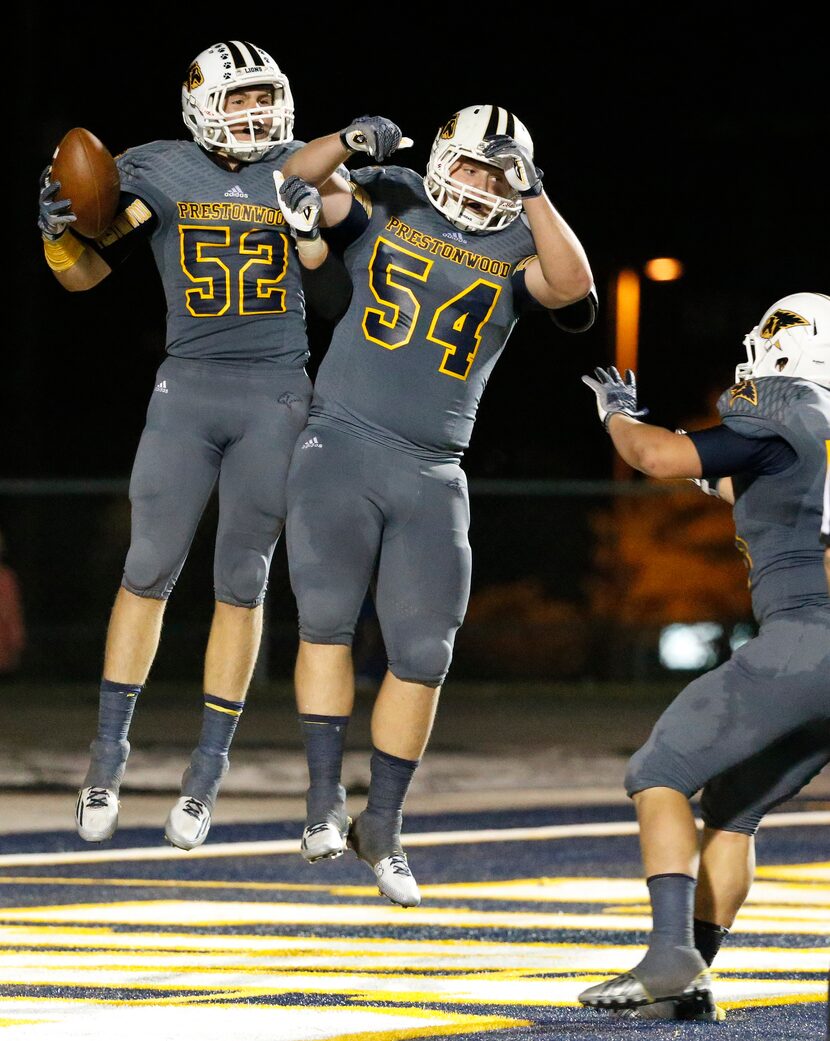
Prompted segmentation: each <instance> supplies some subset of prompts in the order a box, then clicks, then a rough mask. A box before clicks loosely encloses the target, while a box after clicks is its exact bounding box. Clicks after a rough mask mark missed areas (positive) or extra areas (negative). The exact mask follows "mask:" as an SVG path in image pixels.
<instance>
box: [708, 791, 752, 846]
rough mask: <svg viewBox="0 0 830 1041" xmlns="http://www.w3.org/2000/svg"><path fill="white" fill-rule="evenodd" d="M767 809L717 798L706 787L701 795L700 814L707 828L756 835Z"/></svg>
mask: <svg viewBox="0 0 830 1041" xmlns="http://www.w3.org/2000/svg"><path fill="white" fill-rule="evenodd" d="M764 814H765V810H764V808H763V807H760V806H748V807H747V806H746V805H744V806H743V807H738V806H736V805H734V804H733V805H731V806H730V805H729V804H728V803H727V802H725V801H723V800H721V799H717V798H715V797H714V796H713V795H712V793H711V792H709V791H707V789H706V788H704V789H703V792H702V794H701V797H700V816H701V817H702V819H703V823H704V824H705V825H706V827H707V828H712V829H714V830H715V831H731V832H737V833H738V834H740V835H754V834H755V833H756V832H757V831H758V828H759V827H760V826H761V821H762V820H763V819H764Z"/></svg>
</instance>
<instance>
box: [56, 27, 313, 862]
mask: <svg viewBox="0 0 830 1041" xmlns="http://www.w3.org/2000/svg"><path fill="white" fill-rule="evenodd" d="M182 115H183V119H184V123H185V125H186V127H187V129H188V130H189V132H190V134H191V135H192V137H193V140H192V141H183V140H176V141H155V142H152V143H150V144H145V145H140V146H138V147H136V148H130V149H129V150H128V151H126V152H125V153H124V154H123V155H121V156H120V157H118V159H117V165H118V170H119V173H120V177H121V200H120V205H119V210H118V216H117V217H116V219H115V221H114V222H113V224H112V225H111V227H110V228H109V229H108V230H107V231H106V232H105V233H104V234H103V235H102V236H101V237H100V238H98V239H97V240H96V241H90V240H86V239H81V238H80V237H78V236H76V235H74V234H73V232H72V223H73V221H74V215H73V214H72V211H71V201H57V200H56V195H57V192H58V190H59V188H60V185H59V184H57V183H50V181H49V168H48V167H47V168H46V170H45V171H44V173H43V176H42V179H41V194H40V217H39V225H40V228H41V231H42V234H43V239H44V249H45V255H46V261H47V263H48V264H49V267H50V268H51V269H52V271H53V272H54V274H55V277H56V278H57V279H58V281H59V282H60V283H61V285H63V286H65V287H66V288H67V289H69V290H86V289H91V288H92V287H93V286H95V285H97V284H98V283H99V282H101V280H102V279H104V278H106V277H107V276H108V275H109V274H110V273H111V271H112V270H113V269H114V268H115V267H116V266H117V265H118V264H120V263H121V261H122V260H123V259H124V257H125V256H126V255H127V254H128V253H129V252H130V251H131V250H132V249H133V248H134V247H135V246H137V245H138V244H140V243H142V242H146V243H148V244H149V246H150V248H151V249H152V251H153V256H154V258H155V261H156V264H157V266H158V270H159V273H160V275H161V279H162V283H163V286H164V291H165V294H166V298H167V342H166V352H167V357H166V359H165V360H164V362H163V363H162V365H161V367H160V369H159V370H158V374H157V376H156V382H155V388H154V390H153V392H152V394H151V395H150V403H149V408H148V412H147V422H146V426H145V428H144V432H143V434H142V436H141V440H140V443H139V445H138V451H137V454H136V457H135V463H134V466H133V471H132V477H131V481H130V501H131V504H132V532H131V541H130V547H129V552H128V553H127V558H126V564H125V568H124V575H123V579H122V582H121V588H120V589H119V591H118V595H117V597H116V600H115V606H114V608H113V610H112V615H111V618H110V622H109V629H108V632H107V641H106V652H105V658H104V670H103V680H102V683H101V689H100V711H99V721H98V732H97V736H96V738H95V740H94V741H93V742H92V745H91V759H90V764H89V769H88V771H87V774H86V777H85V778H84V780H83V782H82V784H81V790H80V793H79V795H78V799H77V804H76V823H77V829H78V833H79V835H80V836H81V837H82V838H83V839H86V840H87V841H90V842H100V841H102V840H103V839H107V838H109V837H110V836H111V835H112V834H113V832H114V831H115V829H116V826H117V822H118V805H119V804H118V794H119V787H120V785H121V780H122V777H123V775H124V769H125V764H126V761H127V756H128V754H129V750H130V745H129V742H128V739H127V737H128V730H129V726H130V720H131V717H132V714H133V709H134V707H135V704H136V701H137V700H138V697H139V695H140V694H141V692H142V689H143V687H144V684H145V682H146V680H147V676H148V673H149V670H150V667H151V665H152V662H153V659H154V657H155V654H156V650H157V647H158V643H159V634H160V630H161V623H162V616H163V614H164V609H165V605H166V603H167V599H168V597H169V596H170V594H171V592H172V590H173V586H174V584H175V582H176V579H177V577H178V575H179V573H180V571H181V569H182V566H183V564H184V561H185V558H186V556H187V552H188V549H189V546H190V543H191V540H192V538H193V535H194V532H195V530H196V527H197V525H198V523H199V520H200V517H201V515H202V512H203V510H204V508H205V505H206V503H207V501H208V499H209V497H210V495H211V493H212V491H213V489H214V486H215V485H216V484H217V482H218V496H219V521H218V530H217V534H216V548H215V561H214V585H215V600H216V603H215V612H214V616H213V621H212V625H211V629H210V635H209V639H208V643H207V652H206V657H205V668H204V692H205V693H204V710H203V722H202V730H201V735H200V738H199V743H198V747H196V749H195V750H194V752H193V755H192V757H191V760H190V764H189V766H188V768H187V769H186V771H185V773H184V777H183V779H182V785H181V797H180V798H179V799H178V801H177V802H176V804H175V806H174V807H173V808H172V810H171V812H170V815H169V818H168V820H167V823H166V828H165V834H166V837H167V839H168V841H169V842H171V843H172V844H174V845H176V846H179V847H181V848H182V849H191V848H193V847H194V846H198V845H199V844H201V843H202V842H204V840H205V837H206V835H207V833H208V828H209V827H210V820H211V813H212V812H213V808H214V803H215V800H216V797H217V793H218V790H219V786H220V783H221V781H222V777H223V775H224V774H225V772H226V771H227V769H228V752H229V748H230V744H231V740H232V738H233V734H234V730H235V728H236V725H237V722H238V720H239V717H240V715H241V713H242V710H243V706H244V702H245V696H246V693H247V690H248V685H249V682H250V679H251V674H252V671H253V667H254V663H255V660H256V656H257V651H258V648H259V643H260V635H261V629H262V603H263V598H264V596H265V590H266V582H267V575H268V569H269V565H270V561H271V555H272V553H273V550H274V546H275V544H276V541H277V539H278V537H279V535H280V532H281V530H282V527H283V523H284V519H285V513H286V506H285V478H286V473H287V468H288V461H289V458H290V454H291V449H292V447H293V444H294V441H295V440H296V437H297V434H298V433H299V432H300V431H301V430H302V428H303V426H304V424H305V420H306V412H307V409H308V404H309V401H310V397H311V386H310V381H309V379H308V377H307V375H306V372H305V368H304V366H305V362H306V359H307V356H308V345H307V338H306V329H305V321H304V313H305V312H304V304H303V297H302V294H301V285H300V272H299V265H298V263H297V259H296V253H295V251H294V250H293V248H292V246H291V237H290V235H289V234H288V229H287V228H286V226H285V222H284V218H283V217H282V214H281V213H280V210H279V208H278V206H277V205H276V203H275V200H274V189H273V181H272V173H273V171H274V170H275V169H279V168H280V167H281V166H282V164H283V163H284V162H285V160H286V159H287V158H288V156H289V155H291V153H292V152H293V151H295V150H296V149H297V148H299V147H300V142H297V141H294V140H293V124H294V104H293V100H292V96H291V89H290V86H289V83H288V79H287V77H286V76H285V75H284V73H283V72H282V71H281V70H280V68H279V67H278V65H277V63H276V62H275V61H274V59H273V58H272V57H271V56H270V55H269V54H268V53H267V52H266V51H264V50H263V49H262V48H261V47H256V46H254V45H252V44H250V43H244V42H241V41H238V40H231V41H228V42H220V43H216V44H214V45H213V46H211V47H209V48H207V50H205V51H203V52H202V53H201V54H199V55H198V57H197V58H196V59H195V60H194V61H193V62H192V64H191V65H190V67H189V69H188V71H187V76H186V78H185V82H184V85H183V87H182Z"/></svg>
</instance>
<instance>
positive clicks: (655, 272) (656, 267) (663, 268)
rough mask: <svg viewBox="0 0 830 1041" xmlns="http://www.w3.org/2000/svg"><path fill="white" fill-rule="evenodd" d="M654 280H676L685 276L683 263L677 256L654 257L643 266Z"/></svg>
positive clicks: (646, 274)
mask: <svg viewBox="0 0 830 1041" xmlns="http://www.w3.org/2000/svg"><path fill="white" fill-rule="evenodd" d="M643 272H644V273H645V276H646V278H650V279H651V281H652V282H676V281H677V279H678V278H682V277H683V265H682V264H681V262H680V261H679V260H677V258H676V257H653V258H652V259H651V260H649V261H646V264H645V266H644V267H643Z"/></svg>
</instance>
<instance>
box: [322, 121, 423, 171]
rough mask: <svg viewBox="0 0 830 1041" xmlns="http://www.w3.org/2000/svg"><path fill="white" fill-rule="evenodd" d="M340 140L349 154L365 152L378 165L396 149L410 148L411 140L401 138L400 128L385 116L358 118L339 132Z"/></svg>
mask: <svg viewBox="0 0 830 1041" xmlns="http://www.w3.org/2000/svg"><path fill="white" fill-rule="evenodd" d="M340 140H341V141H342V142H343V146H344V147H345V148H348V149H349V151H350V152H366V153H368V154H369V155H370V156H371V157H372V158H373V159H376V160H377V161H378V162H379V163H382V162H383V160H384V159H388V158H389V156H390V155H391V154H392V153H393V152H394V151H396V150H397V149H398V148H410V147H411V146H412V140H411V139H410V138H408V137H401V131H400V127H398V126H396V125H395V124H394V123H393V122H392V120H391V119H386V117H385V116H358V117H357V118H356V119H353V120H352V122H351V123H350V124H349V125H348V126H347V127H346V128H345V130H341V131H340Z"/></svg>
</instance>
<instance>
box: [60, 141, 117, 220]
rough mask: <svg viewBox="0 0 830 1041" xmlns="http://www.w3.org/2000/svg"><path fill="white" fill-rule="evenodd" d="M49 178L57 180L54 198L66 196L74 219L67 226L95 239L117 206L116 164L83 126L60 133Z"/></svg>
mask: <svg viewBox="0 0 830 1041" xmlns="http://www.w3.org/2000/svg"><path fill="white" fill-rule="evenodd" d="M50 180H51V181H60V185H61V187H60V191H59V193H58V195H57V198H58V199H70V200H71V201H72V212H73V213H74V214H75V216H76V217H77V218H78V219H77V220H76V221H75V222H74V223H73V224H72V225H70V226H71V228H72V230H73V231H76V232H77V233H78V234H79V235H83V236H84V237H85V238H88V239H94V238H97V237H98V236H99V235H100V234H101V233H102V232H103V231H104V230H105V229H106V228H107V227H108V226H109V225H110V224H111V223H112V221H113V218H114V217H115V213H116V210H117V209H118V196H119V192H120V190H121V189H120V180H119V177H118V167H117V166H116V165H115V160H114V159H113V157H112V156H111V155H110V153H109V151H108V150H107V148H106V147H105V146H104V145H103V144H102V143H101V142H100V141H99V140H98V138H97V137H96V136H95V135H94V134H91V133H90V132H89V131H88V130H84V128H83V127H74V128H73V129H72V130H70V131H69V132H68V133H66V134H64V136H63V138H62V140H61V142H60V144H59V145H58V147H57V148H56V149H55V154H54V155H53V156H52V173H51V176H50Z"/></svg>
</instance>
